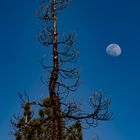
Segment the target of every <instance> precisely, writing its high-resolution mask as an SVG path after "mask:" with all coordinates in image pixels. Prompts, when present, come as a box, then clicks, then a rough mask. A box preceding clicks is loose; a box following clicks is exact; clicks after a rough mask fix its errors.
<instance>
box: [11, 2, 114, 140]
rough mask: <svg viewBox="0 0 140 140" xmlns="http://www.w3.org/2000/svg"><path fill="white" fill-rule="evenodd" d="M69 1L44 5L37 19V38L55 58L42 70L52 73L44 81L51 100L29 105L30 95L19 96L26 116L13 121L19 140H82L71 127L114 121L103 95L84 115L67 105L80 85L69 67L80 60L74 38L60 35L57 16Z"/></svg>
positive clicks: (75, 71)
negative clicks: (71, 95)
mask: <svg viewBox="0 0 140 140" xmlns="http://www.w3.org/2000/svg"><path fill="white" fill-rule="evenodd" d="M70 1H71V0H46V1H45V0H43V1H42V2H41V5H40V8H39V12H38V18H39V19H40V20H41V21H42V23H43V28H42V29H41V31H40V32H39V34H38V40H39V42H40V43H41V44H42V45H43V46H45V47H49V49H50V50H51V55H52V59H51V58H50V61H51V62H52V65H51V66H49V65H47V63H46V60H45V59H41V65H42V67H43V68H44V69H45V70H46V71H48V72H49V79H48V80H47V79H46V78H42V79H41V80H42V82H43V83H44V84H45V85H47V86H48V89H49V91H48V92H49V96H47V97H46V98H45V99H43V100H42V101H30V100H29V97H28V96H27V95H26V97H27V98H26V99H27V100H24V99H23V98H22V96H20V98H21V101H22V105H23V109H24V113H23V115H22V116H21V117H19V118H17V117H15V119H14V120H12V121H11V122H12V124H13V125H14V126H15V128H16V130H15V132H14V135H15V137H16V140H69V139H71V138H73V139H74V140H82V137H81V135H80V134H79V133H81V131H80V130H79V131H77V130H78V128H77V130H75V129H76V128H74V127H71V125H72V124H73V125H74V124H75V123H76V124H77V122H85V123H86V124H87V125H89V126H93V125H96V123H97V121H99V120H110V119H111V117H112V114H111V113H109V105H110V100H109V99H104V97H103V94H102V92H95V93H94V94H93V96H92V98H91V99H90V105H91V112H90V113H89V112H87V113H86V112H85V111H82V109H81V108H80V107H79V105H78V104H77V103H75V102H73V101H69V102H68V101H67V96H69V95H70V93H71V92H75V91H76V89H77V88H78V85H79V70H78V69H77V68H76V67H70V66H71V65H69V64H70V63H72V64H73V63H74V62H75V61H76V60H77V57H78V51H77V49H76V48H75V47H74V43H75V35H74V34H72V33H70V34H69V35H60V34H59V33H58V29H57V16H58V14H59V13H60V12H61V11H62V10H63V9H64V8H65V7H67V6H68V5H69V3H70ZM33 106H38V108H39V111H38V113H35V112H33ZM35 114H36V115H35ZM74 126H78V125H74ZM79 128H80V125H79ZM72 129H73V130H72ZM68 133H70V134H71V135H68ZM77 133H78V135H80V136H77Z"/></svg>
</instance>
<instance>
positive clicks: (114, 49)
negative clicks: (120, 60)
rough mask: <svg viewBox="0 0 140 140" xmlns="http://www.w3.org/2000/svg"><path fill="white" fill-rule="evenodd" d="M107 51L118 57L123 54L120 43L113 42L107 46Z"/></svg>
mask: <svg viewBox="0 0 140 140" xmlns="http://www.w3.org/2000/svg"><path fill="white" fill-rule="evenodd" d="M106 53H107V54H108V55H110V56H113V57H118V56H120V55H121V53H122V50H121V47H120V46H119V45H118V44H115V43H112V44H109V45H108V46H107V47H106Z"/></svg>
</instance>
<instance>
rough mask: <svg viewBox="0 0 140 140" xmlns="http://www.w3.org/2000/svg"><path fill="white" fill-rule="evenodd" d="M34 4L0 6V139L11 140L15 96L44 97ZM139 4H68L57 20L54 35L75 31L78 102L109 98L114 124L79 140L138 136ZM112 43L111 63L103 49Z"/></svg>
mask: <svg viewBox="0 0 140 140" xmlns="http://www.w3.org/2000/svg"><path fill="white" fill-rule="evenodd" d="M38 3H39V0H24V1H18V0H12V1H10V0H7V1H4V0H1V1H0V20H1V21H0V77H1V78H0V91H1V93H0V106H1V108H0V112H1V115H0V124H1V125H0V135H1V139H2V140H12V139H13V138H12V137H11V136H10V135H8V133H9V131H10V130H11V129H12V128H11V127H10V118H11V117H12V115H13V114H14V113H17V112H18V111H19V112H20V111H21V108H20V103H19V99H18V92H23V91H25V90H26V91H27V93H29V95H30V97H31V99H38V98H40V99H41V98H42V97H44V96H45V95H46V94H47V90H46V87H45V86H44V85H42V83H41V82H40V80H39V79H40V77H41V76H42V75H43V74H44V72H43V70H42V68H41V66H40V64H39V60H40V58H41V56H43V55H44V54H45V53H47V49H45V47H44V48H43V47H41V45H40V44H39V43H38V41H37V32H38V31H39V29H40V28H41V25H40V23H39V20H38V19H37V18H36V16H35V10H36V8H37V6H38ZM139 13H140V2H139V1H138V0H133V1H132V0H123V1H122V0H106V1H97V0H87V1H81V0H75V1H74V0H73V1H72V3H71V5H70V6H69V7H68V8H67V9H65V11H64V12H63V13H62V15H60V16H59V18H58V21H59V26H58V30H60V31H63V32H70V31H74V32H76V35H77V41H76V47H77V48H78V50H79V51H80V57H79V61H78V66H79V67H80V70H81V86H80V87H79V90H78V91H77V94H78V95H77V96H79V98H80V99H81V101H82V103H83V104H84V103H86V102H87V100H88V98H89V97H90V96H91V95H92V93H93V91H94V90H97V89H102V90H103V91H104V92H105V95H106V96H107V97H111V98H112V103H111V111H112V112H114V114H115V118H114V119H113V120H112V121H109V122H99V126H98V127H97V128H93V129H89V130H84V139H85V140H90V139H91V137H92V136H93V135H94V134H97V135H98V136H99V137H100V140H132V139H133V140H139V139H140V134H139V133H138V130H140V121H139V118H140V110H139V98H140V88H139V87H140V82H139V80H140V61H139V60H140V55H139V52H140V26H139V25H140V14H139ZM110 43H117V44H119V45H120V46H121V48H122V54H121V55H120V56H119V57H116V58H114V57H110V56H108V55H107V54H106V53H105V48H106V46H107V45H108V44H110Z"/></svg>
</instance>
